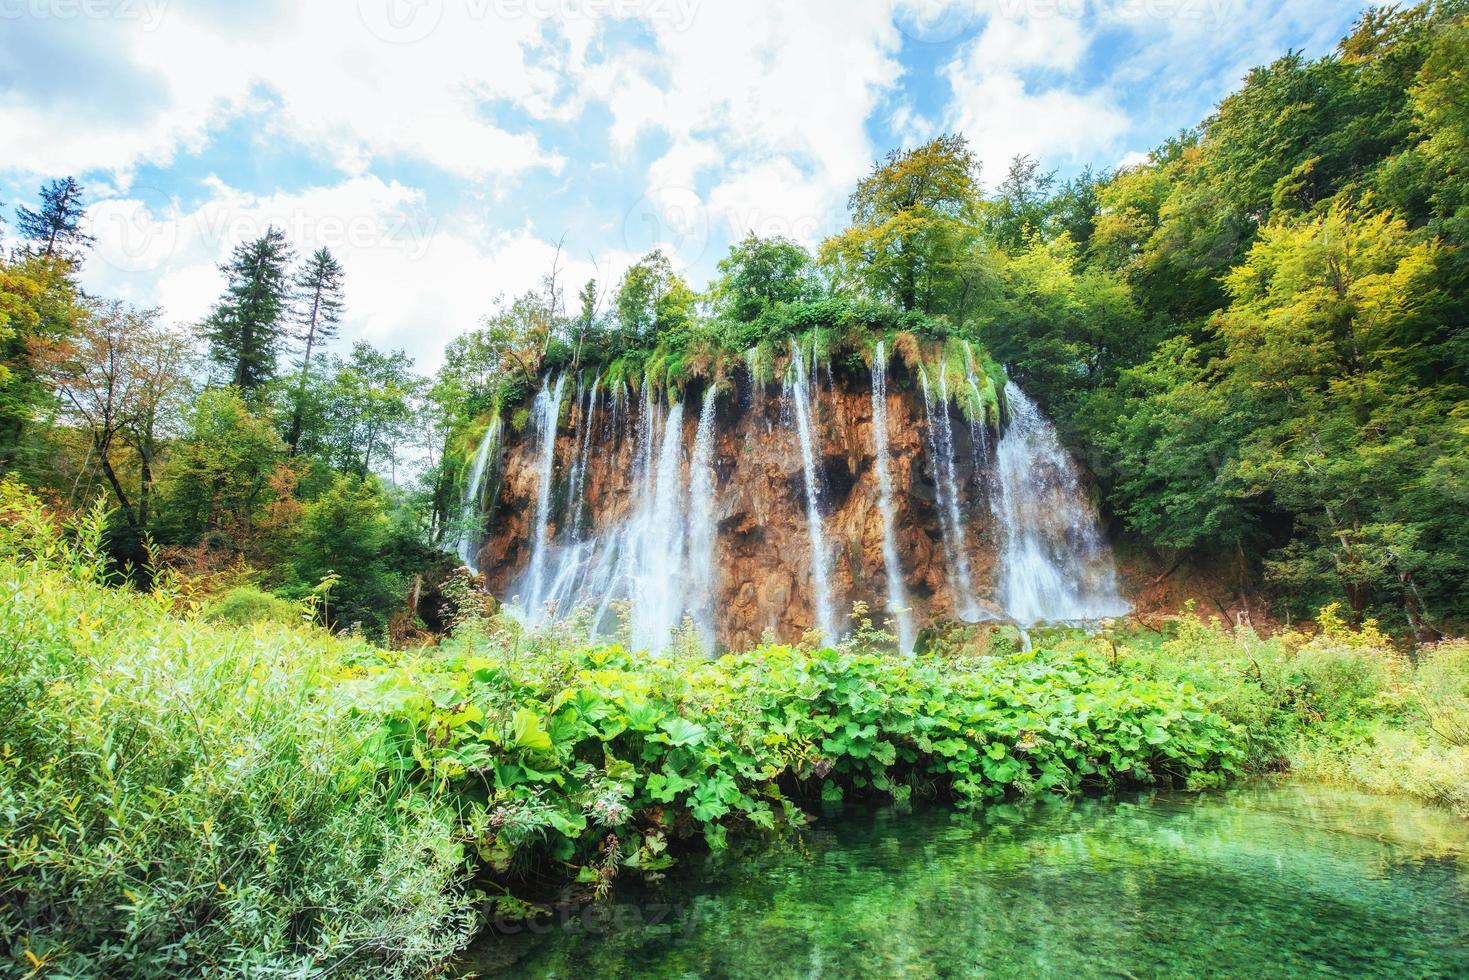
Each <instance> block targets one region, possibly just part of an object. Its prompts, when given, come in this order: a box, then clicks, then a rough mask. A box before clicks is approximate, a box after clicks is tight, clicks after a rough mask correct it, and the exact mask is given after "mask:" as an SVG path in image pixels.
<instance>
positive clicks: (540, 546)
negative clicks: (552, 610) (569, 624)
mask: <svg viewBox="0 0 1469 980" xmlns="http://www.w3.org/2000/svg"><path fill="white" fill-rule="evenodd" d="M565 384H566V375H564V374H562V375H559V376H558V377H557V378H556V385H555V388H554V389H551V388H548V387H547V386H546V383H545V382H542V383H541V391H540V394H538V395H536V401H535V417H536V436H537V438H538V439H539V440H540V442H539V444H538V445H539V446H540V449H541V461H540V480H539V482H538V484H537V489H536V516H535V521H534V523H533V525H532V528H533V529H532V531H531V558H530V567H529V569H528V570H527V572H526V579H525V581H526V596H525V610H526V612H527V614H528V615H529V616H530V619H531V621H532V622H539V621H540V619H541V617H542V616H543V615H544V613H545V610H544V608H543V607H544V604H545V600H546V591H545V581H544V579H545V576H546V551H547V548H548V547H549V545H550V542H548V541H547V540H546V535H547V530H548V528H549V525H550V522H551V471H552V469H553V468H554V467H555V465H556V424H557V422H558V420H559V419H560V417H561V392H562V389H563V388H564V387H565Z"/></svg>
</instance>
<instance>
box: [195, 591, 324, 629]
mask: <svg viewBox="0 0 1469 980" xmlns="http://www.w3.org/2000/svg"><path fill="white" fill-rule="evenodd" d="M301 617H302V610H301V607H300V606H298V605H297V604H296V603H294V602H290V601H288V600H286V599H282V598H281V597H280V596H276V595H271V594H270V593H269V592H262V591H260V590H259V589H257V588H254V587H252V586H248V585H245V586H240V587H239V588H236V589H230V590H229V591H228V592H226V593H225V594H224V595H222V596H220V597H219V598H218V599H216V600H214V601H213V602H211V603H210V604H209V605H207V606H206V607H205V608H204V612H203V618H204V619H205V620H206V621H207V622H211V623H219V624H222V625H227V626H249V625H251V624H252V623H273V624H275V625H277V626H293V625H296V624H298V623H300V622H301Z"/></svg>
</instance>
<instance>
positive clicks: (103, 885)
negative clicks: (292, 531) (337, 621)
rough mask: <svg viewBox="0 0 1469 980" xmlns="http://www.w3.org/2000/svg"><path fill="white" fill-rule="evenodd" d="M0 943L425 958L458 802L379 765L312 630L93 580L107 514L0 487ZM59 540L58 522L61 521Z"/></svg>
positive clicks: (46, 963) (295, 965) (457, 907)
mask: <svg viewBox="0 0 1469 980" xmlns="http://www.w3.org/2000/svg"><path fill="white" fill-rule="evenodd" d="M0 518H3V520H0V526H3V532H0V542H3V546H4V553H3V554H0V636H3V637H4V639H5V642H4V643H3V644H0V713H3V715H4V717H5V719H6V722H5V728H4V730H3V734H0V937H3V939H0V944H3V945H0V950H3V955H8V956H9V957H12V958H13V959H12V966H13V967H15V968H19V969H22V970H24V969H27V968H31V969H33V970H35V971H36V972H40V973H55V974H58V975H67V976H124V975H126V976H160V977H161V976H177V975H192V976H201V975H215V976H219V975H228V976H243V975H250V976H259V975H267V974H269V975H306V974H317V973H322V972H335V973H337V974H339V975H366V974H372V975H374V976H422V975H424V974H425V973H426V972H428V971H430V970H431V969H433V968H434V966H435V964H437V963H439V962H441V961H442V959H443V958H444V957H445V956H446V955H448V954H449V953H450V952H452V951H453V950H454V949H455V948H456V947H457V946H458V945H459V944H461V943H462V942H463V941H464V939H465V938H466V936H467V933H468V931H469V929H470V925H471V917H470V915H469V911H468V909H467V906H466V900H465V897H464V895H463V893H462V892H461V891H459V890H457V889H456V888H455V885H456V883H457V881H458V880H459V878H460V875H461V870H462V869H463V867H464V861H463V855H462V848H461V845H460V844H459V843H458V839H457V837H456V834H457V831H458V824H457V811H456V810H455V809H454V808H453V807H451V806H449V805H447V804H446V803H445V802H443V801H441V800H440V799H439V798H437V797H436V796H435V795H434V794H433V793H431V792H427V791H422V790H420V791H417V792H414V793H411V794H410V793H406V792H405V789H406V787H404V786H403V785H402V784H401V783H394V782H392V781H388V780H384V779H382V778H380V773H379V771H378V769H377V768H376V767H375V766H374V765H373V763H372V762H371V754H370V753H369V752H368V751H367V750H366V747H365V746H366V743H367V742H368V740H369V739H370V738H371V737H372V735H373V733H374V723H373V722H372V721H371V720H370V719H367V718H365V717H363V716H361V715H360V714H359V713H358V712H357V710H356V708H355V706H354V705H352V703H351V701H350V699H349V698H347V697H344V696H343V694H342V692H341V690H340V689H338V688H337V687H335V686H334V685H332V684H331V683H328V682H329V681H330V679H331V678H332V677H333V675H334V674H335V673H336V672H337V671H338V670H339V663H340V659H341V657H342V655H343V652H344V651H345V650H346V649H347V647H346V646H345V645H343V644H341V643H340V642H338V641H335V640H333V639H331V638H330V637H328V636H327V635H325V634H324V633H321V632H319V631H310V630H300V629H297V630H282V629H275V628H272V627H269V626H257V627H255V628H253V629H250V630H238V629H225V628H216V627H213V626H210V625H208V624H205V623H202V622H199V621H188V620H180V619H176V618H173V617H172V616H170V615H168V613H167V609H168V607H169V606H170V605H171V602H172V599H171V597H170V596H168V595H166V594H162V593H159V594H155V595H140V594H138V593H136V592H132V591H128V590H125V589H121V588H111V587H107V586H106V585H104V584H101V581H100V580H101V579H102V578H103V577H104V575H103V573H102V571H101V566H100V564H99V563H98V562H97V561H96V557H95V556H96V554H97V549H96V544H97V542H98V541H100V533H101V532H100V528H101V527H102V524H103V522H101V521H95V522H90V523H86V524H83V525H78V526H76V527H73V528H71V529H70V530H69V531H63V529H60V528H57V527H55V526H54V525H51V524H49V523H48V522H47V521H45V520H43V519H41V518H40V517H38V516H37V514H36V513H35V512H34V511H33V509H31V508H29V507H28V506H27V505H26V504H25V503H24V502H21V503H19V504H16V503H15V502H14V501H13V500H12V501H8V502H7V504H6V506H5V507H0ZM73 539H74V540H73Z"/></svg>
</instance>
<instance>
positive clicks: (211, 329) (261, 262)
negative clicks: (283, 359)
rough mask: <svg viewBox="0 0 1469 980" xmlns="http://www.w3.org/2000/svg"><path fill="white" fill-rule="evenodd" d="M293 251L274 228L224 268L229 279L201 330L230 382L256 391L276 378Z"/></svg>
mask: <svg viewBox="0 0 1469 980" xmlns="http://www.w3.org/2000/svg"><path fill="white" fill-rule="evenodd" d="M291 258H292V256H291V248H290V246H289V245H288V244H287V243H286V233H285V232H284V231H282V230H280V229H279V228H276V227H274V226H272V227H270V228H267V229H266V231H265V234H264V235H261V236H260V237H259V238H257V239H255V240H254V241H252V242H244V243H241V244H239V245H236V246H235V250H234V252H233V253H232V254H231V255H230V260H229V262H227V263H225V264H224V265H222V266H220V271H221V272H223V273H224V274H225V275H226V276H227V277H228V280H229V285H228V286H227V287H226V288H225V292H224V295H223V296H221V297H220V299H219V302H218V303H216V304H215V307H214V311H213V312H212V313H210V314H209V317H208V318H207V319H206V320H205V321H204V323H203V324H202V327H201V332H202V334H203V336H204V339H205V340H206V341H207V342H208V344H209V358H210V360H212V361H213V362H214V363H215V364H216V365H218V366H219V367H220V368H221V369H222V371H223V372H224V373H225V375H226V377H227V378H228V379H229V383H230V384H232V385H234V386H235V387H237V388H239V389H240V390H241V391H242V392H252V391H255V390H256V389H258V388H259V387H260V386H261V385H263V384H265V383H266V382H267V381H269V380H271V378H273V377H274V376H275V369H276V356H277V355H278V354H279V353H280V347H281V343H282V341H283V340H284V339H285V334H286V329H287V318H288V317H289V315H290V309H291V278H290V272H289V269H290V264H291Z"/></svg>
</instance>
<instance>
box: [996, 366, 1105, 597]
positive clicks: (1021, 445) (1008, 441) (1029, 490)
mask: <svg viewBox="0 0 1469 980" xmlns="http://www.w3.org/2000/svg"><path fill="white" fill-rule="evenodd" d="M1005 402H1006V405H1007V406H1008V408H1009V416H1010V420H1009V424H1008V425H1007V426H1006V428H1005V432H1004V435H1003V436H1002V437H1001V438H1000V445H999V449H998V451H997V453H996V456H997V464H998V474H997V476H998V487H997V490H996V493H995V498H994V503H995V511H996V516H997V517H998V518H999V522H1000V526H1001V530H1002V532H1003V535H1004V545H1003V551H1002V553H1001V555H1000V569H1001V581H1000V583H999V598H1000V601H1001V603H1002V604H1003V606H1004V608H1005V612H1006V613H1008V614H1009V616H1010V617H1011V618H1012V619H1014V620H1015V621H1016V622H1017V623H1020V624H1022V625H1030V624H1033V623H1041V622H1082V621H1087V620H1097V619H1103V618H1106V617H1108V616H1121V615H1125V614H1126V613H1127V611H1128V605H1127V603H1126V602H1125V601H1124V600H1123V599H1122V597H1121V595H1120V594H1119V593H1118V591H1117V572H1116V569H1115V567H1114V566H1113V564H1112V552H1111V550H1110V549H1109V548H1108V547H1107V543H1106V541H1105V540H1104V539H1103V538H1102V533H1101V529H1100V528H1099V527H1098V526H1097V519H1096V515H1095V514H1093V513H1092V510H1091V507H1090V505H1089V504H1088V502H1087V499H1086V497H1085V496H1084V495H1083V494H1082V491H1081V481H1080V480H1079V479H1078V478H1077V474H1076V470H1075V467H1074V466H1073V464H1072V462H1071V459H1070V457H1068V456H1067V455H1066V453H1065V451H1064V450H1063V449H1062V448H1061V444H1060V442H1059V441H1058V440H1057V438H1056V430H1055V428H1054V427H1053V426H1052V425H1051V423H1050V422H1049V421H1047V420H1046V417H1045V416H1044V415H1043V414H1041V411H1040V409H1039V408H1038V407H1037V406H1036V404H1035V402H1033V401H1031V400H1030V398H1029V396H1027V395H1026V394H1025V392H1023V391H1021V390H1020V386H1019V385H1017V384H1015V382H1013V381H1011V382H1009V383H1008V384H1007V385H1006V386H1005Z"/></svg>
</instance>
